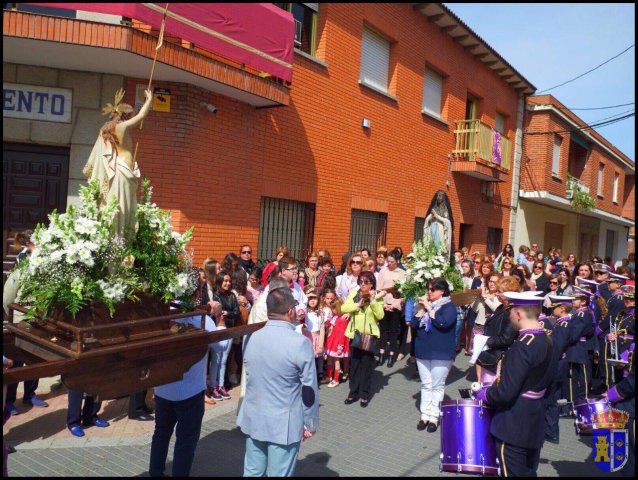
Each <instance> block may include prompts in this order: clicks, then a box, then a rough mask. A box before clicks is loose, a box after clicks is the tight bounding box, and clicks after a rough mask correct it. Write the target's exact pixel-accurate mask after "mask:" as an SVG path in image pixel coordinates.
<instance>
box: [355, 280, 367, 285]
mask: <svg viewBox="0 0 638 480" xmlns="http://www.w3.org/2000/svg"><path fill="white" fill-rule="evenodd" d="M357 285H370V280H359V281H358V282H357Z"/></svg>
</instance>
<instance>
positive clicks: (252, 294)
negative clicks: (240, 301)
mask: <svg viewBox="0 0 638 480" xmlns="http://www.w3.org/2000/svg"><path fill="white" fill-rule="evenodd" d="M262 273H263V271H262V269H261V268H255V269H254V270H253V271H252V273H251V274H250V275H249V276H248V285H247V286H246V297H247V298H248V301H249V302H250V303H251V305H254V304H255V302H257V299H258V298H259V297H260V295H261V294H262V293H264V290H265V289H266V287H264V286H263V285H262V284H261V282H260V281H259V279H260V278H261V275H262Z"/></svg>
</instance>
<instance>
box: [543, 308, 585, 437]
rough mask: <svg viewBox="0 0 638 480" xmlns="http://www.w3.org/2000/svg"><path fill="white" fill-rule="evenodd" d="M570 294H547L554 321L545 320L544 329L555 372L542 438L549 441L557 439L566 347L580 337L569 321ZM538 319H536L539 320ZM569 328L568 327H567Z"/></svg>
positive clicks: (564, 387) (565, 382)
mask: <svg viewBox="0 0 638 480" xmlns="http://www.w3.org/2000/svg"><path fill="white" fill-rule="evenodd" d="M573 300H574V297H572V296H551V297H550V301H551V308H552V314H553V317H554V318H555V319H556V321H555V322H554V323H553V325H552V324H551V323H550V321H549V320H548V321H546V322H545V331H546V332H547V333H549V334H550V335H551V336H552V346H553V349H554V362H555V365H556V373H555V375H554V378H553V379H552V383H551V385H550V386H549V388H548V394H547V396H546V397H545V400H546V404H545V440H547V441H548V442H550V443H558V442H559V432H560V429H559V428H558V420H559V417H560V415H559V406H558V403H559V400H560V399H564V398H565V397H566V395H564V392H566V391H567V385H568V382H569V362H568V361H567V353H566V350H567V348H568V347H570V346H572V345H574V344H576V343H578V342H579V340H580V332H579V331H578V328H577V327H578V324H577V323H576V324H571V323H570V320H571V318H572V317H571V315H570V314H571V311H572V302H573ZM539 320H540V319H539ZM570 327H571V328H570Z"/></svg>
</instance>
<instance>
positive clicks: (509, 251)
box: [494, 243, 514, 272]
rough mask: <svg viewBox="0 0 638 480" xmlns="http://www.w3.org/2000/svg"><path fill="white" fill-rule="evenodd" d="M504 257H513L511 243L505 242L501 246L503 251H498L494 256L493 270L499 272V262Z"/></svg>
mask: <svg viewBox="0 0 638 480" xmlns="http://www.w3.org/2000/svg"><path fill="white" fill-rule="evenodd" d="M505 257H509V258H514V247H512V244H511V243H506V244H505V246H504V247H503V251H502V252H501V253H499V254H498V257H496V260H494V270H496V271H497V272H500V270H501V263H502V262H503V259H504V258H505Z"/></svg>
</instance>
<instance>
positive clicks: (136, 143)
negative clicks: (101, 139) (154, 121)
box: [133, 3, 168, 164]
mask: <svg viewBox="0 0 638 480" xmlns="http://www.w3.org/2000/svg"><path fill="white" fill-rule="evenodd" d="M167 13H168V3H167V4H166V8H165V9H164V15H163V16H162V25H161V27H160V32H159V37H157V46H156V47H155V55H154V56H153V65H152V66H151V74H150V75H149V77H148V86H147V87H146V89H147V90H150V89H151V82H152V81H153V74H154V73H155V64H156V63H157V54H158V53H159V49H160V48H161V46H162V44H163V43H164V27H165V25H166V14H167ZM142 128H144V119H142V121H141V122H140V132H139V134H138V136H137V142H135V151H134V152H133V164H135V160H136V159H137V148H138V147H139V146H140V138H141V137H142Z"/></svg>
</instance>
